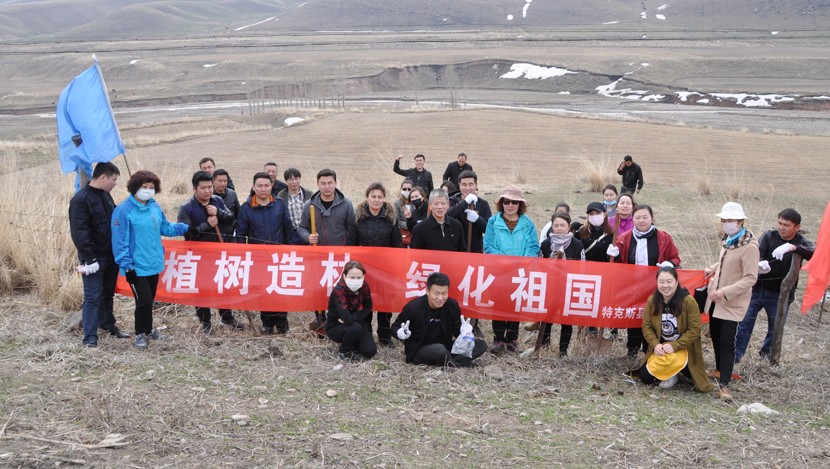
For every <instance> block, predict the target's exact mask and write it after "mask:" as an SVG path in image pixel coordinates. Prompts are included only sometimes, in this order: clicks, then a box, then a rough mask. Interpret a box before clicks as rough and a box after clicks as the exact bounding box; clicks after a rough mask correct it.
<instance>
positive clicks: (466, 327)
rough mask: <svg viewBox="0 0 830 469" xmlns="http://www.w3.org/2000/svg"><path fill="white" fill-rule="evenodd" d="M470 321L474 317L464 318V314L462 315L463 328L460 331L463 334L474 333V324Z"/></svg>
mask: <svg viewBox="0 0 830 469" xmlns="http://www.w3.org/2000/svg"><path fill="white" fill-rule="evenodd" d="M470 321H472V319H464V315H463V314H462V315H461V330H460V331H459V332H460V334H461V335H463V336H470V335H473V326H472V324H470Z"/></svg>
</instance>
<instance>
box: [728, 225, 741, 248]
mask: <svg viewBox="0 0 830 469" xmlns="http://www.w3.org/2000/svg"><path fill="white" fill-rule="evenodd" d="M744 234H746V227H743V226H742V227H741V230H740V231H738V232H737V233H735V234H733V235H732V236H726V239H724V241H723V247H724V248H726V249H729V248H730V247H736V246H737V245H738V241H740V240H741V236H743V235H744Z"/></svg>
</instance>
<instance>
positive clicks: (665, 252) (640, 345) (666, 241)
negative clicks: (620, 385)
mask: <svg viewBox="0 0 830 469" xmlns="http://www.w3.org/2000/svg"><path fill="white" fill-rule="evenodd" d="M632 219H633V220H634V228H633V229H632V230H631V231H629V232H627V233H623V234H622V235H620V237H619V238H617V244H616V246H613V247H614V248H616V249H610V248H609V253H608V254H609V255H613V256H614V257H616V258H617V259H618V262H622V263H624V264H635V265H656V266H658V267H664V266H666V267H674V268H677V267H679V266H680V254H679V252H678V251H677V246H675V244H674V240H673V239H672V237H671V235H670V234H668V233H666V232H665V231H661V230H658V229H657V228H656V227H655V226H654V212H653V211H652V210H651V207H649V206H648V205H638V206H637V208H636V209H634V214H633V216H632ZM612 251H613V252H612ZM627 345H628V356H629V357H631V358H635V357H637V355H638V354H639V353H640V350H642V351H643V352H645V351H646V346H647V344H646V342H645V341H644V340H643V329H642V327H635V328H631V329H628V343H627Z"/></svg>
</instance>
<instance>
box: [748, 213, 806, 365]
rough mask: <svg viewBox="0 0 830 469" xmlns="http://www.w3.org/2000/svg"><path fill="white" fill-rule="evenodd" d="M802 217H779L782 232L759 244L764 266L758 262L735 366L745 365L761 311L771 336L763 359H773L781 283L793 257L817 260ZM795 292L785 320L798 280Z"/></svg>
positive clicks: (763, 349)
mask: <svg viewBox="0 0 830 469" xmlns="http://www.w3.org/2000/svg"><path fill="white" fill-rule="evenodd" d="M800 229H801V214H800V213H798V212H796V211H795V210H794V209H791V208H788V209H784V210H782V211H781V212H780V213H779V214H778V229H777V230H769V231H767V232H766V233H764V234H763V235H761V240H760V241H759V242H758V251H759V256H760V259H761V260H760V262H758V274H759V275H758V281H757V282H755V286H754V287H752V299H751V300H750V302H749V308H748V309H747V311H746V315H745V316H744V318H743V320H742V321H741V323H740V324H739V325H738V335H737V338H736V341H735V362H736V363H737V362H739V361H741V358H743V356H744V354H745V353H746V348H747V346H748V345H749V339H750V337H752V329H753V328H754V327H755V320H756V319H757V317H758V313H759V312H760V311H761V309H763V310H765V311H766V312H767V335H766V336H764V342H763V344H762V345H761V350H759V352H758V353H759V354H760V356H761V358H769V356H770V353H771V352H772V333H773V331H774V330H775V319H776V317H777V316H778V315H777V311H778V297H779V296H780V295H781V282H783V281H784V277H786V276H787V273H788V272H789V270H790V265H791V264H792V257H793V254H799V255H800V256H801V257H802V258H803V259H804V260H805V261H809V260H810V259H812V258H813V252H815V247H814V246H813V243H811V242H810V241H808V240H807V239H806V238H804V237H803V236H801V233H799V230H800ZM795 282H796V283H795V284H794V285H793V289H792V290H791V291H790V295H789V297H788V298H787V309H786V310H785V311H784V317H786V316H787V314H788V313H789V310H790V305H791V304H792V302H793V300H795V290H796V288H798V278H797V277H796V280H795Z"/></svg>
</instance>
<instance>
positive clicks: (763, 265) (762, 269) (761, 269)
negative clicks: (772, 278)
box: [758, 261, 772, 274]
mask: <svg viewBox="0 0 830 469" xmlns="http://www.w3.org/2000/svg"><path fill="white" fill-rule="evenodd" d="M771 271H772V267H770V266H769V261H761V262H759V263H758V273H759V274H768V273H770V272H771Z"/></svg>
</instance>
